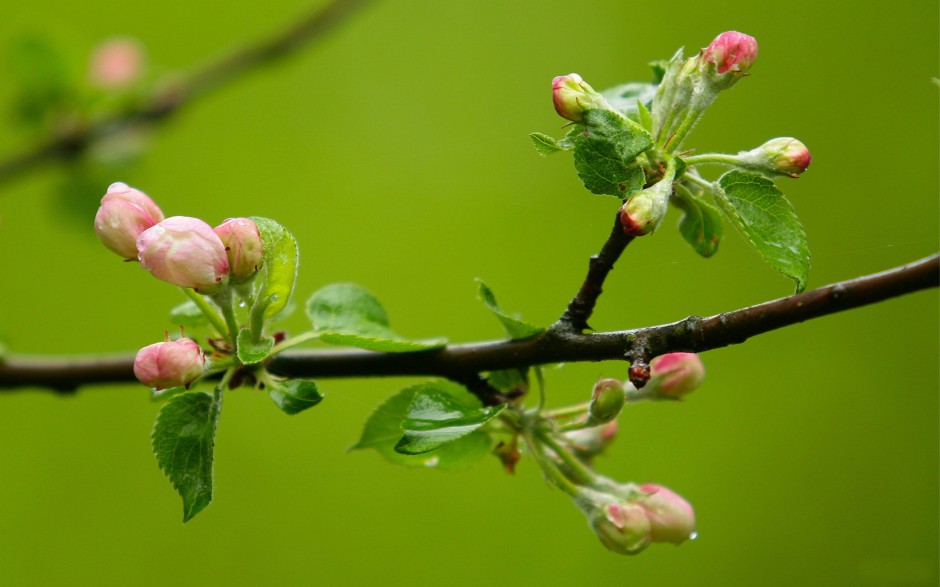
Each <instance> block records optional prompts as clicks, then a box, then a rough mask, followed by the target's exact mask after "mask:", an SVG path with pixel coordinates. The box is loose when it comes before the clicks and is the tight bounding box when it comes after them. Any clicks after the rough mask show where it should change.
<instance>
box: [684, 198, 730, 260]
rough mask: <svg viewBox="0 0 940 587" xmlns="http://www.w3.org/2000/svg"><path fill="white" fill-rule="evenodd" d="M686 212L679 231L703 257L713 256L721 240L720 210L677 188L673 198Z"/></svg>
mask: <svg viewBox="0 0 940 587" xmlns="http://www.w3.org/2000/svg"><path fill="white" fill-rule="evenodd" d="M671 201H672V202H673V203H674V204H675V205H676V206H677V207H678V208H679V209H681V210H682V211H683V212H684V214H683V215H682V219H681V220H680V221H679V233H680V234H682V238H684V239H685V242H687V243H689V244H690V245H692V248H693V249H695V252H696V253H698V254H699V255H701V256H703V257H711V256H712V255H714V254H715V253H716V252H717V251H718V243H719V242H720V241H721V237H722V236H723V235H722V231H723V229H722V222H721V214H720V213H719V212H718V210H717V209H716V208H715V207H714V206H712V205H711V204H709V203H708V202H706V201H704V200H702V199H701V198H696V197H694V196H692V195H689V194H685V193H683V192H682V191H681V190H676V192H675V194H674V195H673V197H672V200H671Z"/></svg>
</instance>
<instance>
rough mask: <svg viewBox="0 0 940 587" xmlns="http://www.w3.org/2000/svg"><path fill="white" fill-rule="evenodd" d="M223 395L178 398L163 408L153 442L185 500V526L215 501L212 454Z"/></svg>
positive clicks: (193, 395) (173, 398)
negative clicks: (213, 496) (213, 498)
mask: <svg viewBox="0 0 940 587" xmlns="http://www.w3.org/2000/svg"><path fill="white" fill-rule="evenodd" d="M221 409H222V392H221V391H220V390H216V392H215V395H209V394H208V393H202V392H191V393H182V394H180V395H177V396H174V397H172V398H171V399H170V401H168V402H167V403H166V404H164V406H163V407H162V408H161V409H160V413H159V414H158V415H157V422H156V424H155V425H154V427H153V434H152V436H151V442H152V446H153V454H154V456H156V457H157V463H158V464H159V465H160V468H161V469H163V472H164V473H165V474H166V476H167V478H169V480H170V483H172V484H173V487H174V488H175V489H176V491H177V492H178V493H179V494H180V497H182V498H183V523H186V522H188V521H189V520H191V519H192V518H193V516H195V515H196V514H198V513H199V512H201V511H202V510H203V509H205V507H206V506H207V505H209V502H211V501H212V452H213V447H214V444H215V429H216V426H218V423H219V412H220V411H221Z"/></svg>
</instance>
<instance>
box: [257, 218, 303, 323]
mask: <svg viewBox="0 0 940 587" xmlns="http://www.w3.org/2000/svg"><path fill="white" fill-rule="evenodd" d="M251 220H252V221H253V222H254V223H255V224H256V225H257V226H258V233H259V234H260V235H261V246H262V247H263V248H264V253H263V257H262V267H261V276H260V277H261V278H262V281H261V284H262V285H261V290H260V291H259V292H258V298H257V299H258V302H260V303H268V306H267V308H265V310H264V316H265V318H272V317H274V316H275V315H277V314H278V313H279V312H280V311H281V310H283V309H284V308H285V307H286V306H287V303H288V302H289V301H290V295H291V292H292V291H293V290H294V280H295V279H296V278H297V257H298V255H299V251H298V249H297V241H296V240H294V237H293V235H291V233H289V232H287V229H286V228H284V227H283V226H281V225H280V224H279V223H277V222H275V221H274V220H271V219H270V218H262V217H260V216H252V217H251Z"/></svg>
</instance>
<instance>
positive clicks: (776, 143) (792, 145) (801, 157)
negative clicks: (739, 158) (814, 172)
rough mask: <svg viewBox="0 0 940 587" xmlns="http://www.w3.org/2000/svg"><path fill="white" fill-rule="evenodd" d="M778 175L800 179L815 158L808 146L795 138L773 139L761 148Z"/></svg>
mask: <svg viewBox="0 0 940 587" xmlns="http://www.w3.org/2000/svg"><path fill="white" fill-rule="evenodd" d="M759 149H761V150H762V151H763V152H764V154H765V155H766V157H767V158H768V159H769V160H770V163H771V165H772V166H773V168H774V170H775V171H776V172H777V173H780V174H782V175H788V176H790V177H793V178H795V177H798V176H799V175H800V174H801V173H803V172H804V171H806V168H807V167H809V164H810V162H811V161H812V160H813V157H812V156H811V155H810V154H809V149H807V148H806V145H804V144H803V143H801V142H800V141H798V140H796V139H794V138H793V137H781V138H777V139H771V140H769V141H767V142H766V143H764V144H763V145H761V146H760V147H759Z"/></svg>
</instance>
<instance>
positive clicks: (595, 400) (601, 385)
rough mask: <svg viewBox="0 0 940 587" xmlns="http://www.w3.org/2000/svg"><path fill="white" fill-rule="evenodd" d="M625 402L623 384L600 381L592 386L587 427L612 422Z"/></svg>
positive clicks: (614, 380) (607, 380)
mask: <svg viewBox="0 0 940 587" xmlns="http://www.w3.org/2000/svg"><path fill="white" fill-rule="evenodd" d="M625 401H626V396H625V395H624V389H623V383H621V382H620V381H618V380H616V379H601V380H600V381H598V382H597V383H596V384H594V392H593V394H592V395H591V405H590V407H589V408H588V413H589V414H590V417H589V418H588V424H589V425H595V426H596V425H600V424H606V423H607V422H610V421H611V420H614V419H615V418H616V417H617V416H618V415H619V414H620V410H621V409H623V404H624V402H625Z"/></svg>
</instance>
